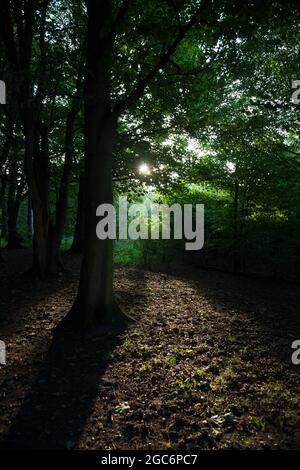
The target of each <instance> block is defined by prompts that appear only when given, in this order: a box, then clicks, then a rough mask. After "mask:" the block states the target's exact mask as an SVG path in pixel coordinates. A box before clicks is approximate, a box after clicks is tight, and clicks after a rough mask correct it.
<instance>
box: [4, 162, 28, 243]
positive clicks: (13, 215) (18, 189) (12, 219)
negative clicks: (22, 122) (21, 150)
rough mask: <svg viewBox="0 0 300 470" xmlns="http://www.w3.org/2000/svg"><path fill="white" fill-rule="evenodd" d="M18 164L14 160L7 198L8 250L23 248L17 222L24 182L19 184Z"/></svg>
mask: <svg viewBox="0 0 300 470" xmlns="http://www.w3.org/2000/svg"><path fill="white" fill-rule="evenodd" d="M18 176H19V175H18V168H17V162H16V161H15V160H13V161H12V162H11V165H10V169H9V186H8V197H7V248H9V249H12V250H14V249H17V248H22V245H21V237H20V235H19V234H18V229H17V221H18V214H19V209H20V205H21V200H22V197H21V196H22V190H23V186H24V182H22V181H21V182H20V183H19V184H18Z"/></svg>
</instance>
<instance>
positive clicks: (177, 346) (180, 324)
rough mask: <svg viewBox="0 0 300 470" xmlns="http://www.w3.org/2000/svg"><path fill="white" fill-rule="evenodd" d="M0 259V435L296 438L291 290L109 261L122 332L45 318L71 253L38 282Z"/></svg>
mask: <svg viewBox="0 0 300 470" xmlns="http://www.w3.org/2000/svg"><path fill="white" fill-rule="evenodd" d="M5 257H6V258H7V261H6V263H5V264H1V265H0V272H1V274H0V282H1V285H0V290H1V293H0V319H1V324H0V325H1V330H0V339H1V340H4V341H5V343H6V347H7V364H6V365H5V366H0V442H1V446H2V447H9V448H67V449H72V448H75V449H157V450H158V449H182V450H184V449H193V448H196V449H224V448H247V449H251V448H254V449H261V448H288V449H295V448H300V412H299V410H300V393H299V391H300V387H299V385H300V374H299V372H300V365H299V366H295V365H293V364H292V362H291V354H292V349H291V343H292V341H293V340H294V339H300V315H299V311H300V291H299V288H297V287H295V286H292V285H288V284H284V283H278V282H271V281H265V280H254V279H246V278H243V277H239V276H233V275H230V274H223V273H218V272H207V271H204V270H200V269H183V268H182V269H180V270H177V272H176V274H175V273H173V274H171V273H164V272H152V271H147V270H143V269H139V268H129V267H128V268H126V267H119V268H117V269H116V271H115V291H116V295H117V298H118V301H119V303H120V305H121V306H122V308H123V310H124V311H125V312H127V313H130V315H132V316H134V317H135V318H136V322H135V323H133V324H132V325H130V326H129V327H127V329H126V330H122V331H121V330H120V329H119V330H116V329H111V328H105V327H101V328H100V327H99V328H96V329H93V330H91V331H87V332H85V333H74V332H73V333H72V332H68V333H66V332H65V333H64V334H62V333H61V332H59V330H58V329H56V327H57V325H58V324H59V322H60V320H61V319H62V318H63V317H64V315H65V314H66V312H67V311H68V309H69V308H70V306H71V304H72V301H73V299H74V296H75V293H76V286H77V282H78V275H79V265H80V259H79V257H78V256H70V255H66V256H65V257H64V258H65V264H66V267H67V269H68V271H67V273H65V274H64V275H62V276H59V277H58V278H57V279H52V280H48V281H47V282H46V281H45V282H39V281H37V280H34V279H32V278H30V277H28V276H24V275H23V274H22V272H23V271H24V270H25V269H26V268H27V267H29V264H30V253H28V252H26V251H18V252H12V253H5Z"/></svg>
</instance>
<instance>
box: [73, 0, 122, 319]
mask: <svg viewBox="0 0 300 470" xmlns="http://www.w3.org/2000/svg"><path fill="white" fill-rule="evenodd" d="M113 39H114V38H113V35H112V2H111V0H105V1H104V0H90V1H89V2H88V38H87V53H86V74H85V89H84V109H85V175H86V200H85V216H86V217H85V229H86V230H85V243H84V257H83V263H82V268H81V274H80V283H79V288H78V293H77V297H76V300H75V303H74V305H73V307H72V309H71V312H70V317H69V318H72V319H73V320H74V321H75V322H76V323H79V324H82V325H90V324H93V323H113V322H116V321H119V320H120V317H121V313H120V311H119V309H118V308H117V307H116V304H115V302H114V299H113V290H112V283H113V244H112V240H109V239H106V240H99V239H98V238H97V235H96V225H97V222H98V220H97V217H96V209H97V207H98V206H99V205H100V204H103V203H110V204H112V202H113V194H112V158H113V147H114V143H115V139H116V126H117V119H116V118H115V117H114V116H113V114H112V112H111V61H112V47H113Z"/></svg>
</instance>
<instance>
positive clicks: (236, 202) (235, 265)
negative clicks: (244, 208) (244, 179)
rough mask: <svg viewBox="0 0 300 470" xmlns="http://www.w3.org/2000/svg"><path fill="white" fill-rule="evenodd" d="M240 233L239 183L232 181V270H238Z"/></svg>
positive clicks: (235, 271) (239, 263)
mask: <svg viewBox="0 0 300 470" xmlns="http://www.w3.org/2000/svg"><path fill="white" fill-rule="evenodd" d="M240 265H241V262H240V233H239V183H238V181H237V180H235V182H234V197H233V272H234V273H238V272H239V271H240V267H241V266H240Z"/></svg>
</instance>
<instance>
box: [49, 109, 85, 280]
mask: <svg viewBox="0 0 300 470" xmlns="http://www.w3.org/2000/svg"><path fill="white" fill-rule="evenodd" d="M78 110H79V107H78V105H74V106H72V108H71V110H70V111H69V113H68V116H67V122H66V134H65V163H64V167H63V174H62V177H61V181H60V187H59V194H58V200H57V204H56V219H55V225H54V226H53V227H52V228H51V230H50V236H49V254H48V255H49V269H50V272H51V273H54V274H55V273H57V271H58V270H59V268H62V267H63V265H62V261H61V251H60V245H61V241H62V237H63V234H64V228H65V224H66V218H67V209H68V196H69V185H70V179H71V172H72V163H73V133H74V124H75V119H76V115H77V112H78Z"/></svg>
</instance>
